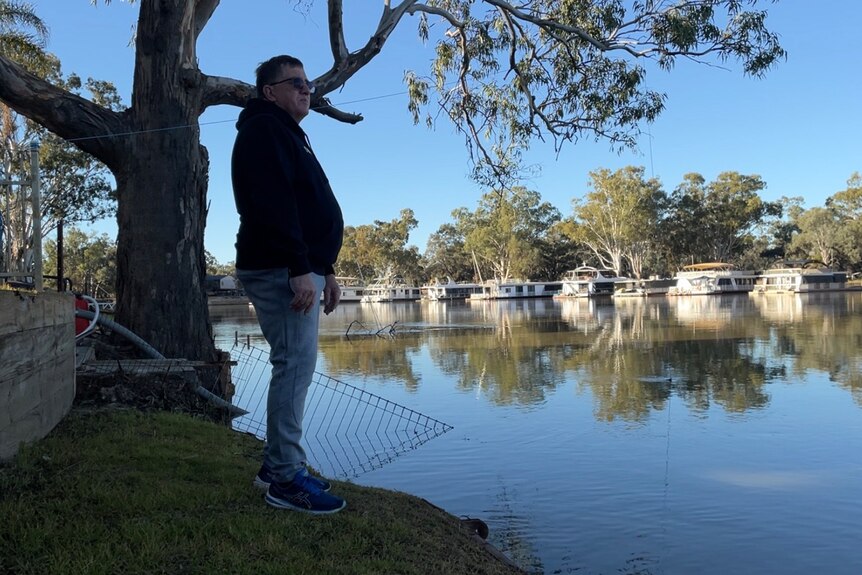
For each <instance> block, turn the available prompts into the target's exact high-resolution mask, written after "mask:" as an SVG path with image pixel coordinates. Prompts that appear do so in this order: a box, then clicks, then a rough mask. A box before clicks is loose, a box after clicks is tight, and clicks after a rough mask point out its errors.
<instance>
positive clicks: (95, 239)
mask: <svg viewBox="0 0 862 575" xmlns="http://www.w3.org/2000/svg"><path fill="white" fill-rule="evenodd" d="M63 242H64V245H63V268H64V270H65V271H64V274H63V275H64V277H66V278H67V279H69V280H71V282H72V289H73V290H75V291H79V290H87V291H88V292H90V293H94V294H96V295H98V296H100V297H109V296H112V295H114V286H115V285H116V281H117V244H116V242H115V241H114V240H113V239H112V238H110V237H108V234H104V233H103V234H96V233H86V232H83V231H81V230H80V229H78V228H74V227H72V228H69V229H68V230H67V231H66V233H65V234H64V240H63ZM45 269H46V270H56V269H57V242H56V241H54V240H52V239H49V240H47V241H46V242H45Z"/></svg>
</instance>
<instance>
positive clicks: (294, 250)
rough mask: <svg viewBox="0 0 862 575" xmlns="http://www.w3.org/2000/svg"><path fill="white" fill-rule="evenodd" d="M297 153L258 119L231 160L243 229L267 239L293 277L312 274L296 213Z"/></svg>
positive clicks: (268, 122)
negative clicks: (251, 228)
mask: <svg viewBox="0 0 862 575" xmlns="http://www.w3.org/2000/svg"><path fill="white" fill-rule="evenodd" d="M298 152H299V150H297V147H296V144H295V142H294V140H293V138H292V137H291V136H290V135H289V134H287V133H286V131H285V130H284V129H283V128H282V127H281V126H280V123H279V121H278V120H277V119H276V118H275V117H274V116H271V115H268V114H262V115H259V116H255V117H253V118H249V119H248V121H247V122H246V124H245V125H244V126H242V128H241V130H240V132H239V134H238V135H237V142H236V145H235V151H234V157H233V170H234V174H235V179H236V180H238V183H239V185H240V186H241V187H242V189H243V196H244V197H243V204H244V205H243V206H241V207H239V210H240V217H241V218H242V219H243V224H244V225H248V226H255V228H256V232H257V233H258V234H261V235H264V236H265V237H266V238H267V245H268V249H270V250H272V251H273V253H274V254H277V256H278V259H284V261H286V262H287V267H288V269H289V271H290V274H291V275H293V276H297V275H303V274H306V273H309V272H310V271H311V264H310V263H309V261H308V246H307V245H306V244H305V242H304V241H303V232H302V224H301V223H300V220H299V212H298V209H297V193H298V192H299V190H298V189H297V188H298V171H297V167H298V163H297V162H298V161H299V158H298ZM236 183H237V182H235V185H236Z"/></svg>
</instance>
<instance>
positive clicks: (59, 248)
mask: <svg viewBox="0 0 862 575" xmlns="http://www.w3.org/2000/svg"><path fill="white" fill-rule="evenodd" d="M63 267H64V266H63V218H59V219H58V220H57V291H65V287H66V286H65V285H64V282H63V274H64V273H65V270H64V269H63Z"/></svg>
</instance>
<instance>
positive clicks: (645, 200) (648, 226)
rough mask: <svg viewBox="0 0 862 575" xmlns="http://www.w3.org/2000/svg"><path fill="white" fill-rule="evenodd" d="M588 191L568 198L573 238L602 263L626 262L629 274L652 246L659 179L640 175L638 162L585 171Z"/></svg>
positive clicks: (639, 268)
mask: <svg viewBox="0 0 862 575" xmlns="http://www.w3.org/2000/svg"><path fill="white" fill-rule="evenodd" d="M590 180H591V182H590V185H591V186H592V191H590V192H588V193H587V194H586V195H585V196H584V197H583V198H580V199H575V200H574V201H573V203H572V204H573V208H574V214H575V220H576V222H577V224H578V226H577V227H576V228H575V229H576V230H577V231H576V234H577V235H576V237H575V238H576V239H577V240H579V241H581V242H583V243H584V244H586V245H587V246H588V247H589V248H590V251H591V252H592V253H593V255H594V256H595V257H596V258H597V259H598V260H599V262H600V264H601V265H602V266H603V267H610V268H612V269H614V270H617V272H618V273H623V270H624V261H625V262H628V264H629V268H630V270H631V272H632V273H633V274H634V275H635V277H638V278H639V277H641V274H642V273H643V263H644V260H645V258H646V257H647V255H648V254H649V253H650V251H651V250H652V249H653V248H654V245H655V242H656V235H657V232H658V229H659V228H658V223H659V220H660V218H661V213H662V210H663V206H664V192H663V191H662V187H661V182H659V181H658V180H657V179H655V178H650V179H645V177H644V168H643V167H635V166H626V167H625V168H621V169H619V170H617V171H615V172H611V171H610V170H608V169H606V168H602V169H599V170H595V171H592V172H590Z"/></svg>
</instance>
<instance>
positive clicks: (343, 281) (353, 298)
mask: <svg viewBox="0 0 862 575" xmlns="http://www.w3.org/2000/svg"><path fill="white" fill-rule="evenodd" d="M335 281H337V282H338V285H339V287H341V303H350V302H353V303H358V302H359V301H360V300H362V296H363V295H365V282H363V281H362V280H361V279H359V278H356V277H352V276H335ZM321 297H323V295H322V294H321Z"/></svg>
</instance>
